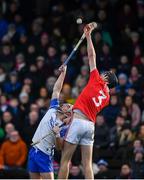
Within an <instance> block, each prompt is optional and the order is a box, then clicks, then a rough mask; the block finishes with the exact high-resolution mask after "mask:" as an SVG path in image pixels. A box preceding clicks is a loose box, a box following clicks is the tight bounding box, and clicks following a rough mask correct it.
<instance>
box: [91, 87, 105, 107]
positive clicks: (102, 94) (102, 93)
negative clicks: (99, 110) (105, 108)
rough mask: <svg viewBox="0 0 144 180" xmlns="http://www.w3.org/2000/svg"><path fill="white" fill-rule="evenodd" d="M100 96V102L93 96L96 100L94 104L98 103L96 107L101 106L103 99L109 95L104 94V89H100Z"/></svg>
mask: <svg viewBox="0 0 144 180" xmlns="http://www.w3.org/2000/svg"><path fill="white" fill-rule="evenodd" d="M99 94H100V95H99V96H98V102H96V98H95V97H93V98H92V100H93V102H94V104H95V105H96V107H99V106H100V105H101V104H102V100H103V99H106V98H107V96H106V95H105V94H104V92H103V91H102V90H100V91H99Z"/></svg>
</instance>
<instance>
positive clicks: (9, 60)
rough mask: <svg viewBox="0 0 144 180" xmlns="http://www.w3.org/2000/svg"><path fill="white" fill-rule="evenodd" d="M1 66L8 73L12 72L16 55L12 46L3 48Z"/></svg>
mask: <svg viewBox="0 0 144 180" xmlns="http://www.w3.org/2000/svg"><path fill="white" fill-rule="evenodd" d="M0 59H1V65H2V66H3V67H4V68H5V70H6V71H8V72H9V71H11V68H12V66H13V65H14V63H13V62H14V55H13V53H12V49H11V47H10V45H8V44H5V45H4V46H2V52H1V53H0Z"/></svg>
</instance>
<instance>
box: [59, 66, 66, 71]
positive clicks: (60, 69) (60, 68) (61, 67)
mask: <svg viewBox="0 0 144 180" xmlns="http://www.w3.org/2000/svg"><path fill="white" fill-rule="evenodd" d="M66 68H67V66H66V65H61V66H60V67H59V71H60V72H61V73H62V72H65V71H66Z"/></svg>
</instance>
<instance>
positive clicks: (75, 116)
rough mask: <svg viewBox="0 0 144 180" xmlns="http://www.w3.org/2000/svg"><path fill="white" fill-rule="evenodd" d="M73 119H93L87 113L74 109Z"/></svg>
mask: <svg viewBox="0 0 144 180" xmlns="http://www.w3.org/2000/svg"><path fill="white" fill-rule="evenodd" d="M73 119H81V120H85V121H91V120H89V119H88V118H87V117H86V116H85V115H83V114H81V113H78V112H76V111H74V114H73Z"/></svg>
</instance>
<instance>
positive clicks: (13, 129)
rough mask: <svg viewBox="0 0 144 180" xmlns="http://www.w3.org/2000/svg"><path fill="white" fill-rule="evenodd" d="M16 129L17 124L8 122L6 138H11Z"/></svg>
mask: <svg viewBox="0 0 144 180" xmlns="http://www.w3.org/2000/svg"><path fill="white" fill-rule="evenodd" d="M13 131H15V126H14V125H13V124H12V123H7V124H6V125H5V133H6V136H5V138H6V139H9V138H10V134H11V133H12V132H13Z"/></svg>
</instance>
